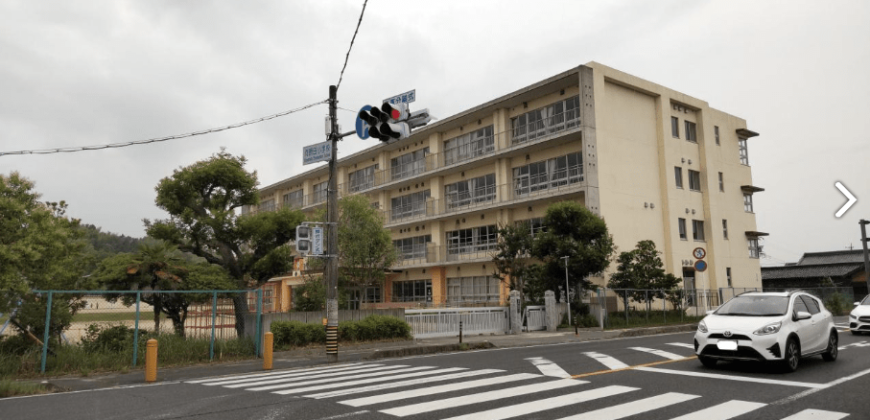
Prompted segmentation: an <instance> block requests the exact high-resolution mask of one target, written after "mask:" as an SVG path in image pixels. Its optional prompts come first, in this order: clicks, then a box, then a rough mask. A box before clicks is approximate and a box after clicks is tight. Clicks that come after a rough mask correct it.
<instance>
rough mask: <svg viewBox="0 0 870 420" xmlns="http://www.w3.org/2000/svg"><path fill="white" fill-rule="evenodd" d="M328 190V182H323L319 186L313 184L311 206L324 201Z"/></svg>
mask: <svg viewBox="0 0 870 420" xmlns="http://www.w3.org/2000/svg"><path fill="white" fill-rule="evenodd" d="M328 188H329V181H323V182H321V183H319V184H314V186H313V187H311V191H312V192H311V198H312V200H311V204H318V203H322V202H324V201H326V195H327V189H328Z"/></svg>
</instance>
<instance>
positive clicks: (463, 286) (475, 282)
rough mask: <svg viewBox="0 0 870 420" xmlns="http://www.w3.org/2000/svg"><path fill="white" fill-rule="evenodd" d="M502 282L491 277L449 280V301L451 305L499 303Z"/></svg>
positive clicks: (453, 278) (454, 278)
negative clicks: (460, 303)
mask: <svg viewBox="0 0 870 420" xmlns="http://www.w3.org/2000/svg"><path fill="white" fill-rule="evenodd" d="M499 289H500V282H499V280H498V279H497V278H494V277H491V276H474V277H452V278H447V301H448V302H451V303H459V302H467V303H483V302H498V301H499V300H500V299H501V290H499Z"/></svg>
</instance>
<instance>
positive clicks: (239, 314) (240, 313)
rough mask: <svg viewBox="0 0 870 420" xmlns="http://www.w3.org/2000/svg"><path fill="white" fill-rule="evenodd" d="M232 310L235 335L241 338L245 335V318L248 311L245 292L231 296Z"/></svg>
mask: <svg viewBox="0 0 870 420" xmlns="http://www.w3.org/2000/svg"><path fill="white" fill-rule="evenodd" d="M233 311H234V312H235V314H236V335H238V337H239V338H242V337H244V336H245V318H246V317H247V316H248V314H249V313H250V310H249V309H248V296H247V294H246V293H243V294H237V295H235V296H233Z"/></svg>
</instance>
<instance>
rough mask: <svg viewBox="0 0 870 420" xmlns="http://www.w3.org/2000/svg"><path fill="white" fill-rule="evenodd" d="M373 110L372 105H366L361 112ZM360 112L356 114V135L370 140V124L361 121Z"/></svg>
mask: <svg viewBox="0 0 870 420" xmlns="http://www.w3.org/2000/svg"><path fill="white" fill-rule="evenodd" d="M371 109H372V106H371V105H365V106H363V107H362V108H360V110H359V112H368V111H369V110H371ZM359 112H358V113H357V114H356V135H357V136H359V138H361V139H363V140H365V139H367V138H369V124H368V123H367V122H365V121H363V120H362V119H360V117H359Z"/></svg>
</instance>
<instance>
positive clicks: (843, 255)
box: [797, 249, 864, 265]
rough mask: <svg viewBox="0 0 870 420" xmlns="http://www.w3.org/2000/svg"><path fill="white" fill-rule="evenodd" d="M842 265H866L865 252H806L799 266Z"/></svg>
mask: <svg viewBox="0 0 870 420" xmlns="http://www.w3.org/2000/svg"><path fill="white" fill-rule="evenodd" d="M840 263H855V264H864V251H862V250H860V249H859V250H851V251H848V250H844V251H829V252H806V253H804V256H803V257H801V259H800V261H798V263H797V265H821V264H840Z"/></svg>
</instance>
